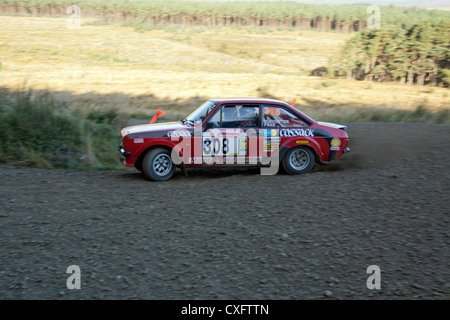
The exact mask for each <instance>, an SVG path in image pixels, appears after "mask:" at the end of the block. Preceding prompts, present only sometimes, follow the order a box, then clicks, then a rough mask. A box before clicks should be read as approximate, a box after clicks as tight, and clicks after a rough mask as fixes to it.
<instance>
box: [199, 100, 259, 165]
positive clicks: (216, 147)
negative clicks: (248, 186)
mask: <svg viewBox="0 0 450 320" xmlns="http://www.w3.org/2000/svg"><path fill="white" fill-rule="evenodd" d="M259 113H260V107H259V105H255V104H224V105H222V106H220V107H219V108H218V110H216V112H215V114H214V115H212V116H211V118H210V119H209V120H208V121H207V122H206V123H205V127H204V130H203V133H202V146H203V147H202V157H203V162H204V163H205V164H216V165H222V164H226V165H240V164H241V165H242V164H249V163H250V164H253V163H255V164H256V161H257V155H258V143H257V130H258V128H259V126H260V116H259Z"/></svg>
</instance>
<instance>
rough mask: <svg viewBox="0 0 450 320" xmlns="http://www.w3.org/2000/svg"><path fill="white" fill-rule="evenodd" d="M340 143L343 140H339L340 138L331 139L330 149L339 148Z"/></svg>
mask: <svg viewBox="0 0 450 320" xmlns="http://www.w3.org/2000/svg"><path fill="white" fill-rule="evenodd" d="M340 145H341V140H339V139H338V138H334V139H333V140H331V147H330V150H333V151H336V150H339V146H340Z"/></svg>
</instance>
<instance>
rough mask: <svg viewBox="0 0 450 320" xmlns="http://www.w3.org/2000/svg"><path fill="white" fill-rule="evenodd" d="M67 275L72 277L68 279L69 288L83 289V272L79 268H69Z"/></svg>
mask: <svg viewBox="0 0 450 320" xmlns="http://www.w3.org/2000/svg"><path fill="white" fill-rule="evenodd" d="M66 273H71V274H72V275H71V276H70V277H69V278H67V282H66V284H67V288H68V289H70V290H72V289H81V270H80V267H79V266H76V265H71V266H68V267H67V270H66Z"/></svg>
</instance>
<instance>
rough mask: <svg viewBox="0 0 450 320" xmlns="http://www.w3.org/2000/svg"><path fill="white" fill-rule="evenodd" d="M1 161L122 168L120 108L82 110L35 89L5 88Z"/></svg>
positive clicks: (0, 96) (0, 103) (0, 104)
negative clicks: (60, 103) (34, 93)
mask: <svg viewBox="0 0 450 320" xmlns="http://www.w3.org/2000/svg"><path fill="white" fill-rule="evenodd" d="M0 118H1V119H2V121H0V140H1V141H2V144H1V145H0V163H4V164H12V165H20V166H33V167H43V168H64V169H97V170H99V169H100V170H110V169H118V168H120V167H121V166H120V162H119V156H120V155H119V153H118V145H119V142H120V129H121V127H122V126H123V123H122V121H121V120H120V116H119V114H117V112H115V111H114V110H113V111H96V112H90V113H89V114H86V115H83V114H81V113H77V112H75V111H70V110H68V109H65V108H64V106H56V105H55V102H54V101H53V99H52V98H51V97H50V96H45V97H40V98H38V99H33V98H32V91H26V92H15V93H13V94H12V95H9V96H6V94H4V93H0Z"/></svg>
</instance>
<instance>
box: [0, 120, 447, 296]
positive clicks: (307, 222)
mask: <svg viewBox="0 0 450 320" xmlns="http://www.w3.org/2000/svg"><path fill="white" fill-rule="evenodd" d="M347 125H348V127H349V129H348V131H349V136H350V139H351V140H350V147H351V149H352V150H351V152H350V153H349V154H347V155H345V156H344V158H342V159H339V160H338V161H336V162H335V163H333V164H331V165H328V166H325V167H315V168H314V169H313V171H312V172H311V173H309V174H306V175H302V176H289V175H286V174H278V175H275V176H261V175H260V174H259V169H191V170H189V171H188V172H189V178H187V177H185V176H183V175H182V174H181V172H180V171H178V172H177V173H176V175H175V176H174V178H173V179H172V180H169V181H167V182H162V183H154V182H149V181H146V180H144V178H143V176H142V175H141V174H140V173H139V172H137V171H136V172H135V171H116V172H93V171H90V172H89V171H63V170H45V169H36V168H16V167H8V166H2V167H0V177H1V182H2V183H1V185H0V244H1V247H0V299H275V300H278V299H449V298H450V226H449V221H450V219H449V218H450V217H449V211H450V209H449V204H450V203H449V191H450V190H449V189H450V188H449V181H450V170H449V162H448V160H447V156H448V151H449V147H450V145H449V137H450V126H440V125H420V124H406V123H392V124H390V123H354V124H353V123H350V124H347ZM70 265H77V266H79V267H80V270H81V289H80V290H76V289H75V290H69V289H68V288H67V286H66V281H67V278H68V277H69V276H70V274H68V273H66V270H67V267H68V266H70ZM370 265H377V266H379V267H380V270H381V289H379V290H377V289H373V290H370V289H368V288H367V286H366V281H367V279H368V277H369V276H370V274H368V273H366V271H367V268H368V266H370Z"/></svg>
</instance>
